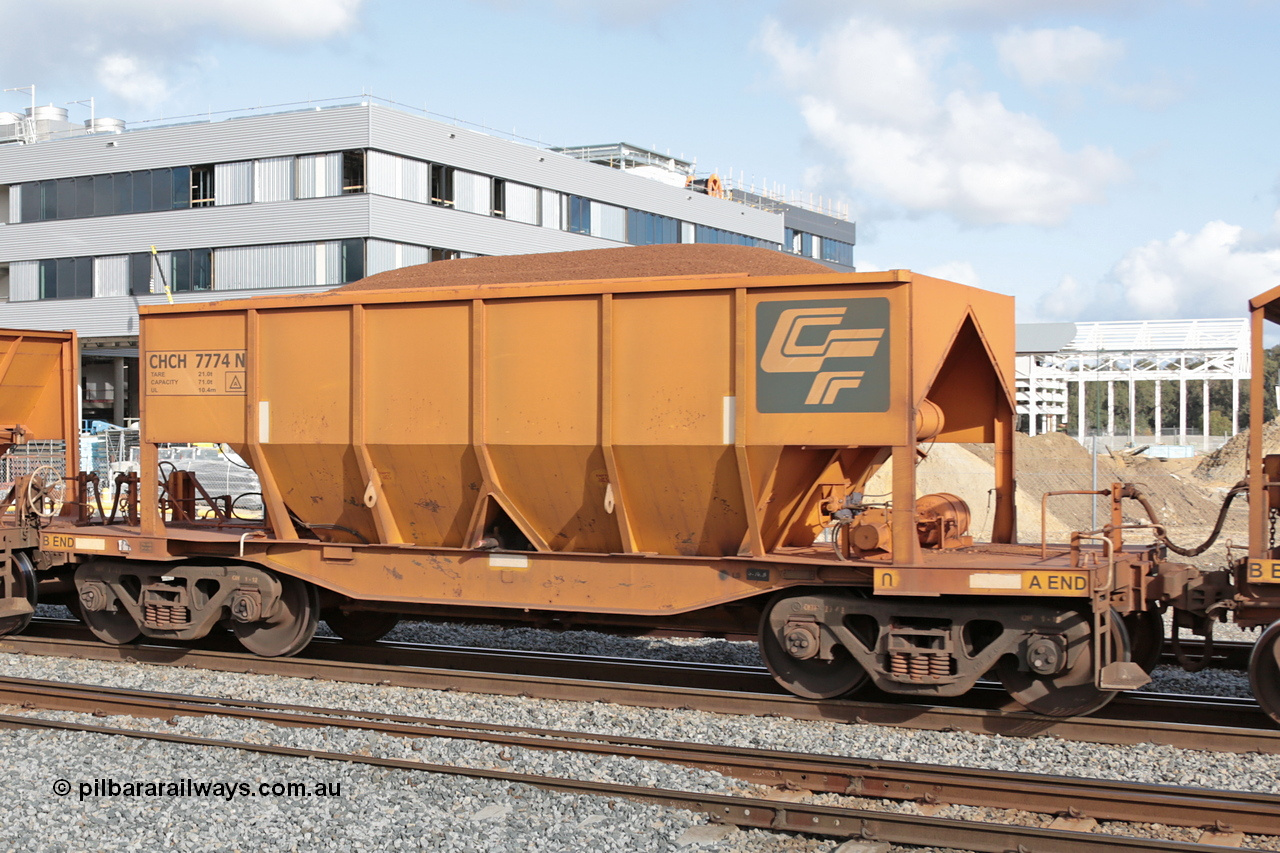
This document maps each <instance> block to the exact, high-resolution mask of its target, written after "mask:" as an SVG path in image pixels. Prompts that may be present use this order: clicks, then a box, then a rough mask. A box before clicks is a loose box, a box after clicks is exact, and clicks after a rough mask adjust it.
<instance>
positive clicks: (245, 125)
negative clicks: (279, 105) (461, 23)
mask: <svg viewBox="0 0 1280 853" xmlns="http://www.w3.org/2000/svg"><path fill="white" fill-rule="evenodd" d="M368 142H369V112H368V109H367V108H365V107H359V106H352V107H338V108H333V109H327V110H315V111H303V112H291V113H282V114H278V115H267V116H252V117H248V118H237V119H227V120H224V121H214V122H198V123H192V124H187V125H180V126H176V127H157V128H143V129H135V130H130V131H126V132H124V133H121V134H112V135H110V136H82V137H73V138H70V139H57V140H51V141H49V142H40V143H36V144H34V145H14V146H0V183H20V182H22V181H38V180H43V179H45V178H60V177H66V176H68V175H98V174H105V173H108V172H128V171H131V170H134V169H155V168H159V167H164V166H195V165H200V164H204V163H227V162H232V161H235V160H256V159H258V158H261V157H285V156H292V155H297V154H322V153H326V152H330V151H343V150H346V149H349V148H364V147H366V146H367V145H368ZM112 143H114V144H112Z"/></svg>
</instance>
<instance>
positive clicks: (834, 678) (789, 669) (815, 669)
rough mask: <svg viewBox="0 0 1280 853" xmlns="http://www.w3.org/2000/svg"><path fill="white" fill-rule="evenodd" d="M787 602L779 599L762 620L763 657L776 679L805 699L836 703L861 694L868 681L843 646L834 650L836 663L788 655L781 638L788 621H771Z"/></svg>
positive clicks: (864, 671) (865, 674)
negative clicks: (854, 692) (861, 688)
mask: <svg viewBox="0 0 1280 853" xmlns="http://www.w3.org/2000/svg"><path fill="white" fill-rule="evenodd" d="M786 601H787V599H786V598H781V599H777V600H776V601H775V602H774V603H773V604H772V605H771V606H770V607H769V608H768V609H767V610H766V611H765V614H764V617H763V618H762V619H761V620H760V640H759V642H760V654H761V656H762V657H763V658H764V664H765V666H767V667H768V668H769V672H770V673H772V674H773V678H774V680H775V681H777V682H778V683H779V684H781V685H782V686H783V687H785V688H786V689H787V690H788V691H790V692H792V693H794V694H795V695H797V696H802V697H804V698H805V699H834V698H835V697H837V696H844V695H846V694H849V693H852V692H853V691H855V690H857V689H858V688H859V687H861V686H862V685H863V684H864V683H866V681H867V671H866V670H865V669H863V668H862V665H861V664H859V663H858V662H857V661H856V660H854V659H853V656H852V655H850V654H849V652H848V651H847V650H846V649H845V648H844V647H843V646H836V647H835V648H834V649H833V653H834V656H833V658H832V660H829V661H828V660H821V659H820V658H816V657H815V658H810V659H808V660H801V659H799V658H797V657H794V656H793V655H791V654H790V653H789V652H787V650H786V647H785V646H784V645H783V640H782V637H780V636H779V634H780V632H781V631H782V629H783V626H784V624H785V619H779V620H777V621H778V624H777V625H776V626H775V625H774V624H773V621H774V620H773V619H771V618H770V617H771V616H772V615H773V614H774V613H775V611H778V608H779V606H780V605H782V604H784V603H785V602H786Z"/></svg>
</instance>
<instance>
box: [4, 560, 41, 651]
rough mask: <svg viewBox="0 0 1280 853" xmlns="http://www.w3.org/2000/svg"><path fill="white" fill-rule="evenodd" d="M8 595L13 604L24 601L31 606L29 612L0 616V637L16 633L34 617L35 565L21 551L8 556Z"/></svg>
mask: <svg viewBox="0 0 1280 853" xmlns="http://www.w3.org/2000/svg"><path fill="white" fill-rule="evenodd" d="M9 595H10V597H11V598H12V599H13V600H14V602H15V603H18V602H19V600H25V601H26V602H27V603H28V604H30V605H31V612H27V613H15V614H13V615H12V616H0V637H3V636H7V635H9V634H16V633H18V632H19V631H21V630H22V629H23V628H25V627H27V625H29V624H31V617H32V616H34V615H35V613H34V611H35V609H36V570H35V565H34V564H33V563H32V562H31V558H30V557H28V556H27V555H26V554H25V553H24V552H22V551H14V552H13V553H12V554H10V555H9Z"/></svg>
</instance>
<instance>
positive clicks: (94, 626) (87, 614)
mask: <svg viewBox="0 0 1280 853" xmlns="http://www.w3.org/2000/svg"><path fill="white" fill-rule="evenodd" d="M72 611H73V612H75V613H77V614H78V615H79V616H80V618H81V619H83V620H84V624H85V625H87V626H89V630H90V631H92V632H93V636H95V637H97V638H98V639H99V640H101V641H102V642H104V643H110V644H111V645H113V646H121V645H124V644H125V643H131V642H133V641H134V640H136V639H138V636H139V635H140V634H141V633H142V629H141V628H139V627H138V623H137V622H134V621H133V617H132V616H130V615H129V611H128V610H125V609H124V606H123V605H121V604H120V602H118V601H117V602H116V609H115V610H90V609H89V608H87V607H85V602H83V601H79V600H78V601H76V606H75V607H74V608H72Z"/></svg>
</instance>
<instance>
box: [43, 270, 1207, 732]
mask: <svg viewBox="0 0 1280 853" xmlns="http://www.w3.org/2000/svg"><path fill="white" fill-rule="evenodd" d="M715 248H716V249H718V250H721V251H720V253H719V254H718V255H717V258H719V261H718V262H717V263H718V265H712V267H711V268H708V267H707V266H706V265H703V266H698V265H697V264H690V265H689V266H688V268H684V267H680V266H679V264H675V261H672V260H671V259H676V261H680V262H683V261H684V260H686V259H689V260H696V259H697V258H696V255H695V254H694V253H695V252H697V251H703V252H705V249H703V248H702V247H694V246H689V247H682V246H677V247H645V248H644V249H623V250H606V252H604V253H598V252H582V253H566V254H565V255H563V256H559V257H556V256H529V258H526V259H521V258H505V259H501V263H502V264H505V266H502V267H501V269H500V270H499V272H498V273H496V274H495V275H494V276H492V277H491V278H490V279H489V280H486V281H481V280H480V279H479V278H476V277H471V278H468V276H466V275H459V276H455V277H453V278H450V277H449V276H445V275H443V274H439V275H436V277H435V278H432V277H431V276H432V275H433V274H435V273H436V272H437V271H439V270H463V271H465V270H469V269H473V268H480V269H483V268H485V264H486V263H490V264H497V263H498V262H499V259H489V258H482V259H476V260H475V261H462V262H455V261H450V262H446V263H444V264H440V263H436V264H428V265H424V266H423V267H422V268H411V269H409V270H399V271H396V272H395V273H388V274H384V276H389V277H391V278H389V279H385V280H383V281H382V282H380V280H379V279H378V278H376V277H375V278H374V279H369V280H367V281H366V282H362V283H358V284H357V286H348V287H345V288H340V289H338V290H334V291H330V292H328V293H324V294H319V295H313V296H305V297H257V298H252V299H237V300H229V301H222V302H210V303H200V304H185V305H174V306H156V307H144V308H142V309H141V318H140V334H141V351H140V374H141V383H142V392H143V397H142V412H141V414H142V418H141V423H142V427H141V428H142V435H141V466H140V468H141V472H143V473H142V474H140V475H133V479H132V480H130V479H129V476H127V475H120V477H118V478H117V482H116V483H114V484H113V485H112V489H113V491H112V495H113V497H114V500H113V501H110V502H109V503H111V504H112V506H111V509H110V512H106V511H104V509H103V503H102V501H101V500H98V499H97V498H95V497H94V495H93V494H92V493H93V492H94V491H95V488H94V485H95V484H91V483H89V482H88V481H87V480H86V479H85V478H84V477H83V476H80V477H78V478H77V479H76V480H75V482H73V483H72V484H71V485H72V487H73V488H72V491H73V493H74V494H75V495H77V497H76V500H75V501H74V503H69V504H67V505H66V506H65V507H64V509H63V513H62V515H61V516H60V517H59V518H57V519H55V520H53V521H52V522H51V523H50V525H49V526H48V527H47V528H46V530H45V536H44V538H43V539H42V546H43V547H44V548H45V549H47V550H48V551H50V552H51V553H53V554H56V559H57V560H59V561H64V562H65V563H66V565H67V566H68V567H69V568H67V569H65V570H64V573H73V574H74V578H73V582H74V587H75V594H76V600H77V602H78V606H79V609H80V611H81V612H82V613H83V615H84V617H85V619H86V621H87V622H88V624H89V626H90V627H91V628H92V629H93V630H94V632H95V633H96V634H97V635H98V636H99V637H101V638H102V639H104V640H107V641H109V642H117V643H122V642H128V641H130V640H132V639H134V638H136V637H137V636H138V635H139V634H144V635H147V636H151V637H158V638H170V639H191V638H195V637H199V636H202V635H204V634H205V633H207V632H208V631H209V630H211V629H212V628H213V626H215V625H217V624H218V623H219V622H221V621H224V620H225V621H227V622H228V623H229V624H230V625H231V627H232V628H233V630H234V632H235V633H236V635H237V636H238V637H239V638H240V640H241V642H242V643H243V644H244V645H245V646H246V647H247V648H248V649H250V650H251V651H254V652H256V653H258V654H264V655H283V654H292V653H295V652H297V651H298V650H300V649H301V648H303V647H304V646H305V645H306V643H307V642H308V641H309V640H310V638H311V636H312V634H313V632H314V630H315V628H316V623H317V620H318V619H320V618H324V619H325V620H326V621H328V622H329V624H330V626H331V627H333V628H334V629H335V630H336V631H338V633H339V634H341V635H343V636H345V637H348V638H349V639H354V640H368V639H372V638H376V637H377V636H379V635H380V634H381V633H383V632H385V631H386V630H388V629H389V627H390V626H391V625H394V624H395V620H396V619H398V618H403V617H419V618H429V617H449V618H456V617H463V618H486V619H494V620H505V621H512V620H523V621H531V622H534V623H537V624H542V625H560V626H570V625H598V626H607V627H612V628H615V629H626V630H651V629H664V630H669V631H702V632H708V631H711V632H722V633H726V634H742V633H751V634H754V635H756V636H758V639H759V642H760V645H761V650H762V653H763V656H764V658H765V661H766V663H767V664H768V666H769V668H770V670H771V671H772V672H773V674H774V676H775V678H777V680H778V681H779V682H780V683H782V684H783V685H784V686H786V687H787V688H788V689H790V690H792V691H793V692H795V693H797V694H799V695H801V696H807V697H812V698H825V697H833V696H840V695H844V694H847V693H849V692H851V691H853V690H854V689H856V688H857V687H859V686H860V685H862V684H863V683H864V682H866V681H867V680H868V679H869V680H871V681H873V682H874V683H875V684H876V685H877V686H878V687H880V688H881V689H884V690H888V691H892V692H899V693H906V694H912V695H917V696H926V697H928V696H948V695H957V694H960V693H963V692H964V691H966V690H967V689H968V688H969V687H970V686H971V685H972V684H973V683H974V682H975V681H976V680H977V678H978V677H979V676H981V675H983V674H984V673H986V672H988V671H991V670H993V669H994V670H995V671H996V673H997V674H998V675H999V677H1000V678H1001V680H1002V681H1003V682H1004V684H1005V686H1006V687H1007V688H1008V689H1009V690H1010V692H1011V693H1012V695H1013V696H1014V697H1015V698H1017V699H1018V700H1019V701H1021V702H1022V703H1023V704H1024V705H1026V706H1028V707H1029V708H1032V709H1033V710H1036V711H1040V712H1043V713H1048V714H1071V713H1080V712H1085V711H1088V710H1091V709H1093V708H1095V707H1098V706H1100V705H1101V704H1103V703H1105V701H1107V700H1108V699H1109V698H1111V696H1112V695H1114V693H1115V691H1117V690H1120V689H1125V688H1128V687H1132V686H1136V685H1139V684H1141V683H1143V682H1144V681H1145V680H1146V676H1145V673H1144V672H1143V667H1142V666H1140V665H1139V663H1138V662H1137V661H1147V662H1148V663H1149V659H1150V658H1151V656H1152V654H1153V652H1152V646H1153V645H1154V648H1155V652H1154V654H1156V655H1158V652H1159V643H1160V636H1161V635H1160V632H1161V631H1162V629H1163V626H1162V624H1161V623H1160V620H1159V613H1158V608H1159V606H1160V603H1161V602H1162V601H1169V600H1174V599H1177V600H1179V601H1183V600H1186V599H1187V597H1188V596H1192V595H1193V594H1198V593H1199V592H1202V591H1203V588H1202V584H1201V581H1200V580H1198V578H1199V575H1197V574H1196V573H1195V572H1194V571H1193V570H1190V569H1189V568H1188V567H1185V566H1178V565H1176V564H1169V563H1166V562H1164V561H1163V551H1162V550H1161V549H1160V548H1158V547H1155V546H1133V545H1126V544H1125V543H1124V541H1123V539H1122V529H1123V528H1124V527H1125V525H1124V524H1123V520H1122V518H1121V515H1120V512H1119V504H1120V500H1121V498H1122V497H1124V496H1125V495H1124V494H1123V493H1122V492H1123V490H1122V487H1120V486H1115V487H1113V488H1112V489H1110V490H1107V491H1106V492H1105V493H1106V494H1108V495H1110V496H1111V499H1112V505H1113V512H1112V524H1111V525H1109V526H1108V527H1107V528H1106V529H1105V530H1102V531H1092V532H1085V533H1082V534H1078V535H1076V536H1074V537H1073V538H1072V541H1071V542H1070V543H1069V544H1067V545H1059V546H1053V547H1050V546H1047V545H1044V544H1040V545H1019V544H1017V543H1016V541H1015V539H1016V535H1015V531H1016V519H1015V517H1014V512H1015V510H1014V506H1015V504H1014V474H1013V471H1014V468H1013V428H1014V418H1015V415H1014V398H1013V357H1014V321H1013V300H1012V299H1011V298H1010V297H1006V296H1001V295H997V294H993V293H989V292H985V291H982V290H979V289H976V288H972V287H966V286H963V285H959V284H956V283H953V282H947V281H943V280H939V279H936V278H931V277H928V276H923V275H919V274H916V273H911V272H906V271H890V272H876V273H833V272H829V271H827V270H826V269H825V268H821V267H819V266H818V265H816V264H811V263H809V262H804V261H798V259H790V260H789V261H788V265H786V266H785V268H783V267H782V266H779V263H776V262H773V261H769V262H767V263H766V262H762V261H761V260H760V259H761V258H762V257H764V256H768V257H770V258H781V257H782V256H779V255H778V254H777V253H771V252H767V250H756V249H742V248H739V247H715ZM730 249H732V251H727V250H730ZM608 252H622V253H632V254H630V255H627V257H641V256H643V257H649V258H653V257H661V258H664V259H666V260H667V261H669V262H670V263H668V266H667V267H664V268H663V269H662V271H661V273H659V274H655V273H653V272H649V273H647V274H645V273H637V272H636V271H635V270H629V271H627V270H623V271H619V270H618V269H617V268H598V267H595V266H593V262H592V259H593V258H596V257H602V256H604V255H607V253H608ZM644 252H648V254H641V253H644ZM659 253H661V254H659ZM760 253H764V254H763V255H762V254H760ZM535 259H537V260H535ZM454 264H460V265H461V266H450V265H454ZM555 264H563V270H564V274H563V275H560V276H559V277H557V273H556V267H555ZM672 264H675V266H672ZM468 265H470V266H468ZM522 265H527V266H528V268H529V269H532V268H534V267H538V268H539V269H540V270H542V274H541V275H540V277H533V276H532V275H529V276H528V277H524V278H522V273H523V272H525V266H522ZM548 266H550V267H551V268H552V271H551V272H550V273H547V272H546V270H547V268H548ZM941 442H963V443H982V444H989V445H992V446H993V448H994V450H993V454H992V457H993V459H994V466H993V468H994V475H993V478H992V482H991V483H990V484H989V486H988V487H986V488H989V489H990V492H991V495H992V502H991V507H992V508H991V510H990V519H991V521H990V535H989V536H987V537H986V538H988V539H989V540H990V541H987V542H978V543H975V542H974V538H973V533H972V532H971V531H970V530H969V529H968V527H969V515H970V513H969V508H968V506H967V505H966V504H965V502H964V501H963V500H961V499H960V498H958V497H957V496H956V495H954V494H951V493H939V494H932V495H921V494H918V493H917V488H916V463H917V461H918V460H919V459H920V458H922V456H924V455H925V454H927V453H928V451H929V448H930V447H932V446H933V445H934V444H936V443H941ZM170 443H193V444H201V443H210V444H216V445H219V446H222V447H225V448H227V449H229V450H232V451H234V453H235V454H236V455H238V457H239V458H240V459H242V460H243V462H244V464H245V465H246V466H248V467H250V468H252V469H253V471H254V472H255V473H256V475H257V477H258V479H259V481H260V484H261V485H260V499H258V498H255V499H254V501H253V504H254V505H260V506H261V512H260V513H258V514H256V515H254V514H252V513H246V512H244V511H243V510H244V507H245V506H247V504H246V503H244V502H241V501H239V499H236V498H233V497H231V496H224V495H220V494H217V493H216V489H214V487H213V484H211V483H202V482H201V481H200V480H199V478H197V477H196V476H195V475H194V474H192V473H191V472H190V471H184V470H179V469H177V468H175V467H174V466H173V465H168V464H167V463H165V464H162V463H161V461H160V448H161V447H162V446H164V445H167V444H170ZM886 465H887V466H889V467H890V468H891V469H892V475H891V477H890V478H889V483H890V486H889V487H888V491H887V493H883V494H878V495H873V494H868V482H869V481H870V479H871V478H872V476H873V475H875V473H876V472H877V471H879V470H880V469H881V468H882V467H884V466H886ZM156 477H158V478H159V479H160V486H159V488H156V487H155V486H154V485H153V483H154V481H155V478H156ZM984 490H985V489H984ZM96 491H98V492H99V493H100V492H101V484H97V489H96ZM95 501H96V502H95ZM1179 597H1181V598H1179Z"/></svg>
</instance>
